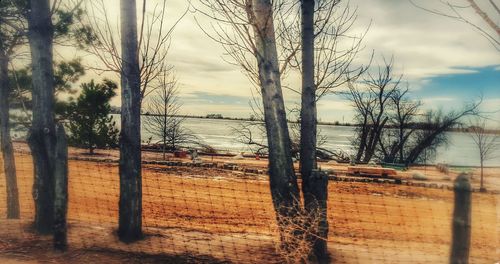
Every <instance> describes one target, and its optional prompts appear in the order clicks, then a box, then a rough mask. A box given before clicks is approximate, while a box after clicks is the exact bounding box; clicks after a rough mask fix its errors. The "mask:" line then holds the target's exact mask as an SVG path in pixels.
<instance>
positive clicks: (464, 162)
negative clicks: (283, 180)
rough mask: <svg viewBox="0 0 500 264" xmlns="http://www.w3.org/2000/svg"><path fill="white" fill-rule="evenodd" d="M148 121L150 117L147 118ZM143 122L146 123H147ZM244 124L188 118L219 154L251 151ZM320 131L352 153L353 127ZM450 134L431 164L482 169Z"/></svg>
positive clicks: (467, 139)
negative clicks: (241, 135) (242, 133)
mask: <svg viewBox="0 0 500 264" xmlns="http://www.w3.org/2000/svg"><path fill="white" fill-rule="evenodd" d="M114 117H115V120H116V121H117V124H118V125H119V123H120V122H119V115H114ZM144 118H148V117H147V116H144V117H143V119H144ZM142 123H143V124H144V122H142ZM243 123H245V122H244V121H237V120H219V119H200V118H187V119H185V122H184V126H185V128H187V129H189V130H190V131H192V133H193V134H194V135H195V136H196V137H198V139H199V140H200V141H201V142H200V143H202V144H206V145H209V146H211V147H213V148H215V149H217V150H218V151H219V152H222V153H224V152H230V153H239V152H251V151H252V148H250V147H249V146H248V145H247V144H244V143H242V142H240V141H239V140H237V136H238V133H236V131H235V129H238V128H240V126H241V124H243ZM318 129H319V130H320V131H321V134H322V135H324V136H326V142H325V143H324V145H323V146H322V147H323V148H325V149H328V150H343V151H346V152H350V151H352V147H351V145H350V140H351V138H352V137H353V135H354V128H353V127H344V126H326V125H320V126H318ZM15 133H16V136H17V137H19V136H20V134H19V133H20V132H15ZM448 134H449V142H448V144H447V145H446V146H441V147H439V148H438V149H437V152H436V157H435V159H433V160H428V163H432V162H435V163H446V164H450V165H457V166H479V153H478V150H477V146H476V145H475V144H474V141H473V140H472V138H471V136H470V135H469V134H467V133H459V132H448ZM252 136H253V139H254V140H255V141H256V142H263V143H264V142H265V138H264V137H263V135H262V133H261V132H260V131H258V130H257V129H256V128H254V129H252ZM150 137H152V135H151V134H150V133H148V132H147V131H146V129H144V127H142V138H143V141H144V142H146V141H147V140H148V139H149V138H150ZM153 141H154V140H153ZM492 156H495V158H494V159H491V160H488V161H486V162H485V166H500V149H498V148H497V149H495V150H494V153H493V155H492Z"/></svg>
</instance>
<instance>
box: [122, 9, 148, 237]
mask: <svg viewBox="0 0 500 264" xmlns="http://www.w3.org/2000/svg"><path fill="white" fill-rule="evenodd" d="M120 11H121V12H120V18H121V51H122V54H121V57H120V58H121V60H122V61H121V68H120V69H121V89H122V91H121V97H122V98H121V101H122V107H121V122H122V123H121V132H120V162H119V163H120V164H119V171H120V202H119V207H120V208H119V226H118V236H119V237H120V240H122V241H124V242H132V241H135V240H138V239H140V238H141V237H142V177H141V73H140V69H139V56H138V38H137V11H136V1H135V0H121V1H120Z"/></svg>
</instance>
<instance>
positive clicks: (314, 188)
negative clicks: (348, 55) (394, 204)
mask: <svg viewBox="0 0 500 264" xmlns="http://www.w3.org/2000/svg"><path fill="white" fill-rule="evenodd" d="M314 2H315V1H314V0H302V1H301V11H302V16H301V17H302V106H301V110H300V172H301V175H302V193H303V195H304V209H305V210H306V212H307V215H309V216H310V217H311V220H312V222H316V221H314V220H318V221H317V222H316V223H317V226H315V227H314V228H312V230H313V232H314V233H313V234H310V235H309V238H308V239H309V240H310V242H311V243H312V244H313V250H312V251H313V252H312V253H313V254H314V255H315V257H316V259H317V261H318V262H319V263H323V262H324V263H328V250H327V243H326V242H327V237H328V219H327V214H326V212H327V199H326V198H325V197H327V191H328V189H327V184H328V177H327V176H326V175H321V173H320V172H315V175H313V170H315V169H316V168H317V162H316V142H317V140H316V136H317V109H316V86H315V82H314V68H315V66H314ZM319 179H321V180H319ZM311 224H312V223H311ZM320 225H321V227H320ZM320 229H321V230H322V231H320ZM325 230H326V232H325Z"/></svg>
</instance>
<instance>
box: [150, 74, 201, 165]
mask: <svg viewBox="0 0 500 264" xmlns="http://www.w3.org/2000/svg"><path fill="white" fill-rule="evenodd" d="M161 79H162V80H161V81H160V87H158V88H157V89H156V91H155V96H153V97H151V98H150V99H149V100H148V104H147V108H146V109H147V113H148V114H149V116H148V118H146V119H145V120H144V124H145V129H146V130H147V131H148V132H149V133H151V134H152V135H153V136H154V137H156V138H158V139H159V141H158V143H161V146H162V152H163V159H165V156H166V152H167V150H175V149H177V148H178V146H179V144H184V143H189V142H190V141H192V140H194V136H193V135H192V134H191V133H190V132H189V131H188V130H187V129H185V128H184V127H183V125H182V124H183V122H184V120H185V117H182V116H179V110H180V108H181V103H180V102H179V96H178V94H179V90H178V88H177V83H176V81H175V79H174V78H169V75H168V72H165V73H164V74H163V76H162V77H161Z"/></svg>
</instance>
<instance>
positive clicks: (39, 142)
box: [28, 0, 56, 234]
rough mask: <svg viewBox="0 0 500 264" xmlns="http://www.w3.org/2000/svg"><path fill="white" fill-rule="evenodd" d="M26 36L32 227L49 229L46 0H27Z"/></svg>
mask: <svg viewBox="0 0 500 264" xmlns="http://www.w3.org/2000/svg"><path fill="white" fill-rule="evenodd" d="M29 5H30V9H31V12H30V13H29V17H28V26H29V31H28V38H29V43H30V50H31V60H32V68H33V69H32V70H33V77H32V82H33V93H32V96H33V123H32V126H31V129H30V131H29V135H28V143H29V145H30V148H31V153H32V156H33V165H34V177H35V180H34V186H33V198H34V200H35V229H36V230H37V231H38V232H39V233H41V234H50V233H52V227H53V218H54V217H53V215H54V160H55V150H54V147H55V142H56V140H55V123H54V71H53V55H52V52H53V50H52V42H53V38H54V28H53V25H52V20H51V12H50V3H49V0H31V1H29Z"/></svg>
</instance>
